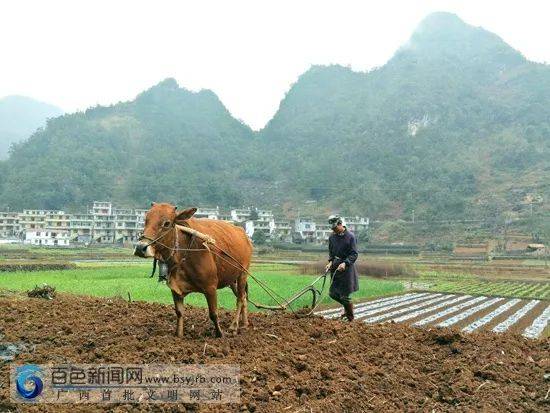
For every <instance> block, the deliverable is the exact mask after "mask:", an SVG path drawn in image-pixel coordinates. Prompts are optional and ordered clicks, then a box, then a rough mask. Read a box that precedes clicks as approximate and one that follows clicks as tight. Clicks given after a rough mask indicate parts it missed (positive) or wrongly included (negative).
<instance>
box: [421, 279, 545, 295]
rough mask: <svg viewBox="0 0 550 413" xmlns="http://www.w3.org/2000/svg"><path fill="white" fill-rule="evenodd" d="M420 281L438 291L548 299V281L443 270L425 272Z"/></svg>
mask: <svg viewBox="0 0 550 413" xmlns="http://www.w3.org/2000/svg"><path fill="white" fill-rule="evenodd" d="M420 280H421V282H423V283H426V284H428V285H429V289H430V290H432V291H438V292H447V293H462V294H474V295H490V296H501V297H515V298H530V299H541V300H548V299H550V283H548V282H534V281H527V280H526V281H520V280H498V279H497V280H491V279H482V278H479V277H475V276H473V275H469V274H450V273H445V272H425V273H423V274H422V275H421V277H420Z"/></svg>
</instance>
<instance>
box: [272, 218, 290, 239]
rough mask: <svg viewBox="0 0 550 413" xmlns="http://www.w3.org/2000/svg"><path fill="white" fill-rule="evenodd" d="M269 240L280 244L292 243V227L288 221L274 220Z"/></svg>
mask: <svg viewBox="0 0 550 413" xmlns="http://www.w3.org/2000/svg"><path fill="white" fill-rule="evenodd" d="M274 224H275V225H274V228H273V233H272V234H271V239H273V240H274V241H281V242H292V225H291V223H290V221H285V220H280V219H275V221H274Z"/></svg>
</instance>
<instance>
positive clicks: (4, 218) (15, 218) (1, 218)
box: [0, 212, 19, 239]
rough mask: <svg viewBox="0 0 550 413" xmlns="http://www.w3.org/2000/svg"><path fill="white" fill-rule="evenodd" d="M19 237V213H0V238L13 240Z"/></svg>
mask: <svg viewBox="0 0 550 413" xmlns="http://www.w3.org/2000/svg"><path fill="white" fill-rule="evenodd" d="M18 237H19V213H18V212H0V238H4V239H10V238H11V239H14V238H18Z"/></svg>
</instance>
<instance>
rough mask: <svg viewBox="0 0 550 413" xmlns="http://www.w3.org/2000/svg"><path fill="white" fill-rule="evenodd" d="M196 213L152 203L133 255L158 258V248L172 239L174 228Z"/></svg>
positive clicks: (191, 209)
mask: <svg viewBox="0 0 550 413" xmlns="http://www.w3.org/2000/svg"><path fill="white" fill-rule="evenodd" d="M196 211H197V208H188V209H186V210H184V211H181V212H178V210H177V207H176V206H174V205H170V204H164V203H159V204H157V203H155V202H153V203H152V204H151V209H149V211H147V214H145V226H144V228H143V234H142V235H141V237H140V238H139V241H138V243H137V244H136V247H135V249H134V255H137V256H138V257H142V258H147V257H154V258H159V257H160V253H159V251H158V249H159V246H162V245H166V243H167V242H168V241H169V240H171V239H172V235H173V234H172V233H173V229H174V226H175V225H176V224H177V223H181V222H182V221H185V220H186V219H189V218H191V217H192V216H193V214H194V213H195V212H196ZM169 247H172V245H169Z"/></svg>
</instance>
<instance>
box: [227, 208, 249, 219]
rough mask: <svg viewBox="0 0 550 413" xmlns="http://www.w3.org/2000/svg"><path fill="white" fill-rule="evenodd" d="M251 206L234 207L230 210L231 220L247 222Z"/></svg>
mask: <svg viewBox="0 0 550 413" xmlns="http://www.w3.org/2000/svg"><path fill="white" fill-rule="evenodd" d="M250 214H251V211H250V208H239V209H232V210H231V211H230V215H231V220H232V221H233V222H245V221H247V220H248V219H249V218H250Z"/></svg>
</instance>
